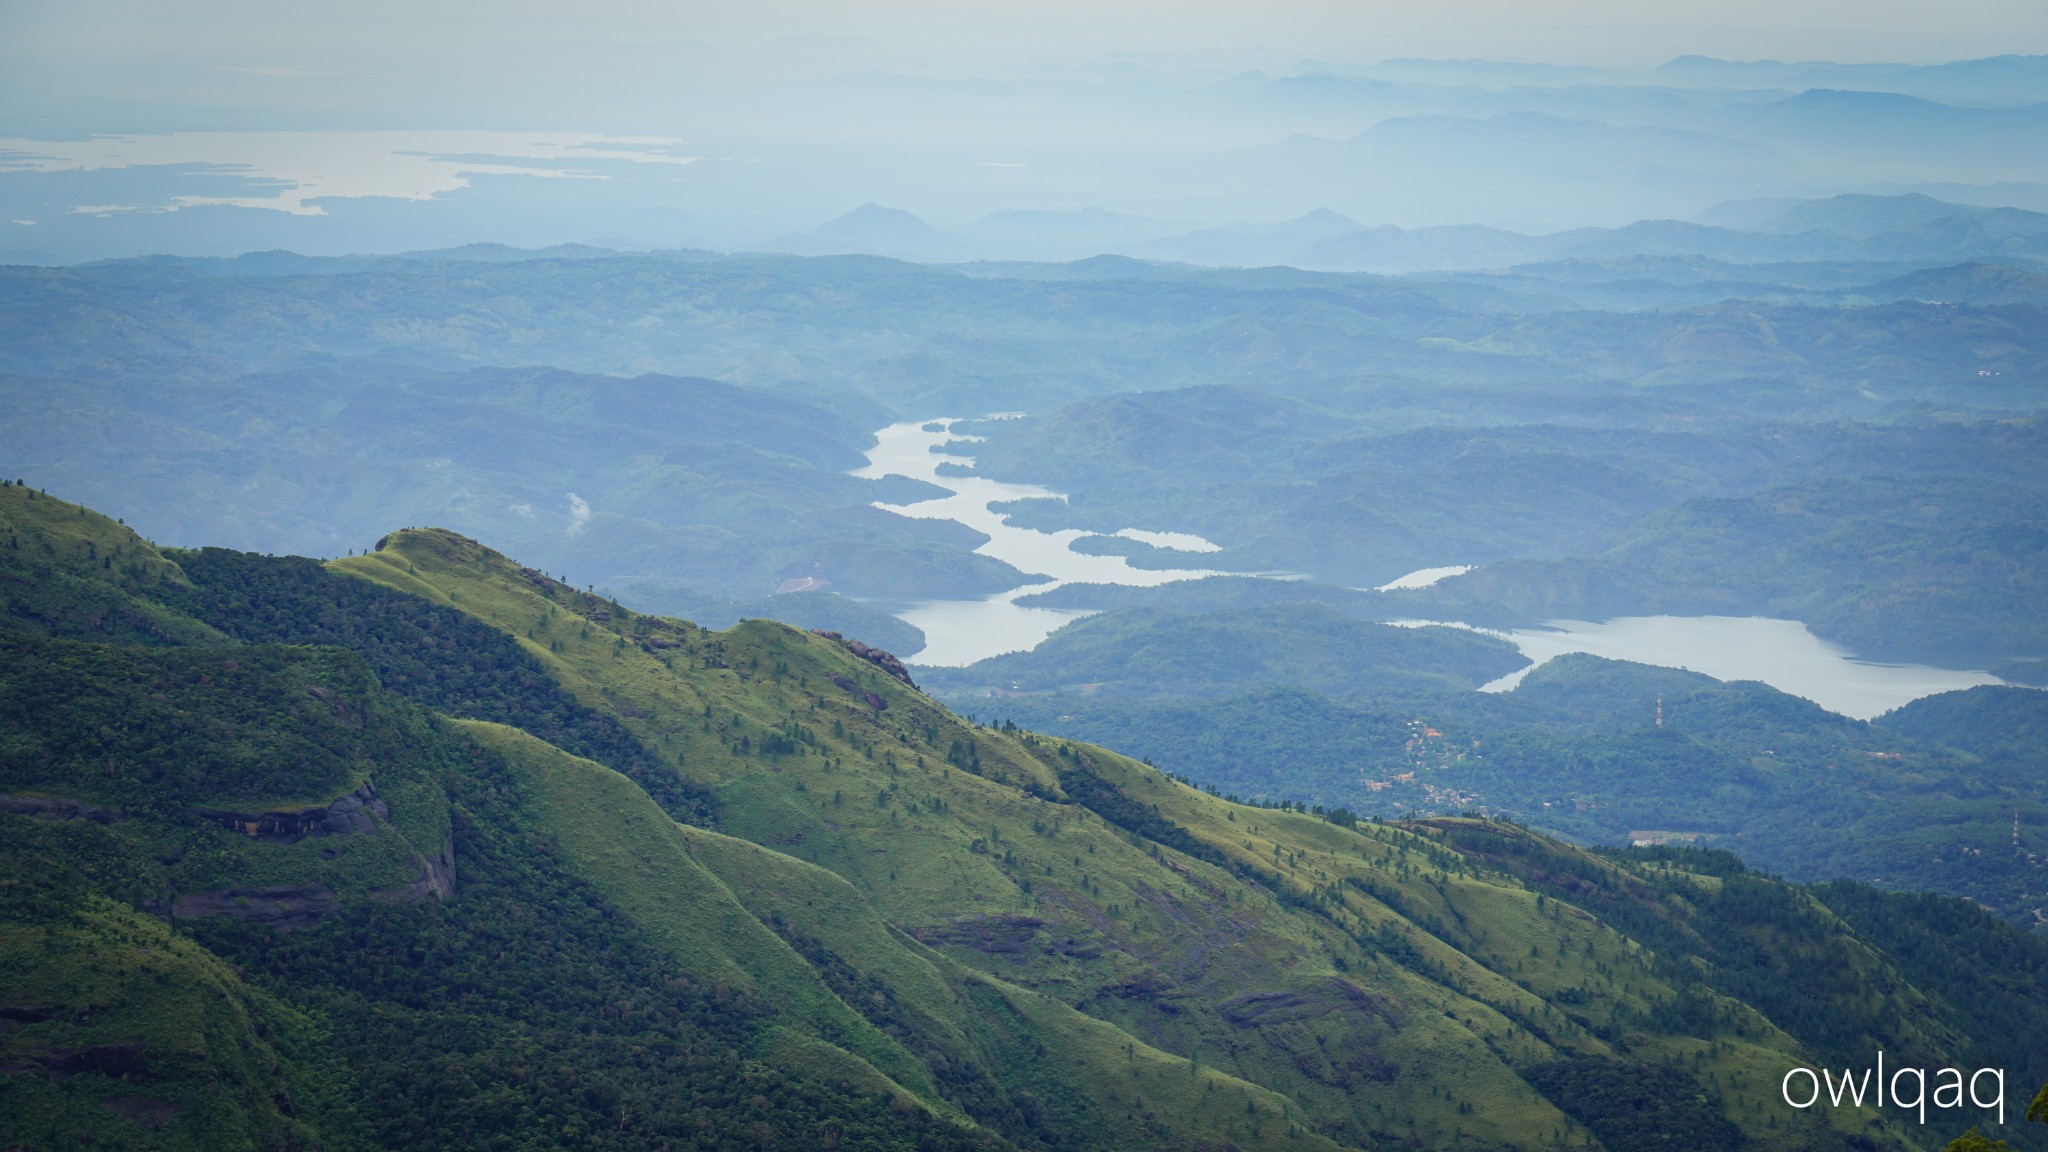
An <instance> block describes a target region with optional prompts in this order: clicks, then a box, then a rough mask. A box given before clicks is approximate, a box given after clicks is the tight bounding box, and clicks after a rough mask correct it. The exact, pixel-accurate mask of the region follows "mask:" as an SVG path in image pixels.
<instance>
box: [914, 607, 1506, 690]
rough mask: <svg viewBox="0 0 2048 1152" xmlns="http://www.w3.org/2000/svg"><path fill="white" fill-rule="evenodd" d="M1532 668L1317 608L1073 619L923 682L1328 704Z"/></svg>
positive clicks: (1455, 685) (1489, 646)
mask: <svg viewBox="0 0 2048 1152" xmlns="http://www.w3.org/2000/svg"><path fill="white" fill-rule="evenodd" d="M1527 663H1528V661H1527V660H1525V659H1524V658H1523V657H1522V656H1521V654H1520V653H1518V652H1516V651H1515V650H1514V648H1513V646H1511V645H1509V644H1507V643H1506V642H1504V641H1500V640H1495V639H1492V638H1490V637H1486V636H1480V635H1477V634H1474V633H1471V632H1464V631H1459V630H1456V629H1445V628H1395V627H1390V626H1388V625H1385V624H1374V623H1368V622H1365V621H1361V620H1358V619H1356V618H1354V617H1351V616H1347V615H1345V614H1344V613H1342V612H1340V611H1339V610H1337V609H1335V608H1333V607H1331V606H1329V605H1327V604H1320V603H1315V602H1295V603H1284V604H1275V605H1271V606H1269V607H1262V608H1248V609H1240V610H1229V611H1221V612H1211V613H1205V614H1202V615H1194V616H1190V615H1184V614H1181V613H1177V612H1168V611H1163V610H1158V609H1141V608H1131V609H1122V610H1118V611H1113V612H1105V613H1102V614H1100V615H1096V616H1088V617H1084V618H1082V619H1080V620H1076V621H1074V622H1073V623H1071V624H1068V625H1067V626H1066V627H1064V628H1061V629H1060V630H1059V631H1057V632H1055V633H1053V634H1052V635H1051V636H1050V637H1048V638H1047V639H1046V640H1045V642H1044V643H1042V644H1040V645H1039V646H1038V647H1037V648H1035V649H1033V650H1032V651H1030V652H1018V653H1012V654H1010V655H1007V656H995V657H991V658H989V659H987V660H983V661H981V662H980V663H977V664H973V665H970V666H968V667H966V668H958V669H953V668H934V669H930V670H927V671H925V672H924V673H923V679H924V681H925V684H926V686H927V687H929V688H931V689H932V690H933V691H937V692H942V693H943V692H949V691H950V692H974V691H977V690H986V689H989V688H999V689H1004V690H1013V691H1023V692H1061V691H1064V692H1068V693H1072V692H1077V691H1083V692H1088V693H1094V694H1100V695H1105V696H1124V697H1141V698H1142V697H1158V696H1188V697H1213V696H1223V695H1235V694H1238V693H1241V692H1243V691H1245V690H1247V689H1250V688H1259V687H1266V686H1289V687H1295V688H1304V689H1308V690H1311V691H1316V692H1322V693H1325V694H1327V695H1332V696H1357V695H1361V694H1365V693H1398V694H1428V693H1430V692H1433V691H1435V692H1448V691H1458V690H1464V689H1471V688H1476V687H1478V686H1479V685H1481V684H1484V683H1486V682H1487V681H1489V680H1494V679H1498V678H1499V677H1501V676H1505V675H1507V674H1508V673H1510V672H1512V671H1514V670H1515V669H1517V668H1520V667H1523V666H1525V665H1526V664H1527Z"/></svg>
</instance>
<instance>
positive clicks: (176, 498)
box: [9, 364, 1019, 599]
mask: <svg viewBox="0 0 2048 1152" xmlns="http://www.w3.org/2000/svg"><path fill="white" fill-rule="evenodd" d="M9 391H10V392H11V393H12V394H13V395H16V396H18V397H19V398H20V405H19V407H18V409H17V411H18V412H19V419H20V421H21V422H20V424H19V425H18V427H19V428H21V429H23V430H24V431H26V430H28V429H35V430H37V433H38V434H39V435H42V436H45V437H47V442H48V443H49V444H51V445H65V444H69V445H75V446H77V447H76V448H74V449H73V450H71V451H70V452H66V453H64V454H62V455H59V456H58V458H57V459H56V460H53V461H52V462H51V463H52V464H53V465H55V467H52V468H50V471H52V472H56V473H59V474H63V473H65V472H67V471H70V470H71V469H76V472H75V475H76V477H77V481H78V485H79V487H80V488H82V489H83V490H85V491H86V492H89V493H96V494H97V495H95V497H94V498H95V499H105V500H110V501H111V500H119V501H121V502H122V506H123V509H124V511H125V512H126V513H128V514H129V515H132V516H134V517H136V518H137V519H146V520H147V521H149V522H150V523H151V524H153V525H154V526H155V528H154V530H155V531H157V532H159V533H161V534H163V535H165V536H167V537H170V538H173V539H184V540H194V539H208V538H212V539H217V540H224V541H226V542H227V543H229V544H233V545H236V546H241V547H258V546H261V545H263V544H265V543H266V542H273V541H288V542H291V543H292V544H294V545H295V546H296V547H299V548H301V549H303V550H305V551H308V552H317V553H323V554H329V555H332V554H339V553H342V552H346V551H349V550H351V549H357V548H362V547H365V546H367V545H368V544H369V543H371V542H373V541H374V540H375V539H376V538H377V536H378V535H380V534H381V533H382V531H383V530H384V528H385V527H387V526H388V524H389V520H388V519H387V517H392V516H396V517H400V518H402V519H406V520H427V519H442V520H445V521H447V522H450V523H455V524H460V525H462V526H464V527H466V528H469V529H471V530H474V531H480V532H481V531H489V532H492V533H495V534H497V535H499V536H500V537H501V538H505V539H509V540H514V541H518V542H519V543H520V544H521V545H522V546H523V548H524V549H525V551H526V553H527V555H529V556H531V557H532V558H533V560H534V561H535V562H536V563H538V564H541V565H543V566H545V567H548V568H550V569H553V570H557V571H559V570H562V569H563V568H565V567H567V566H568V565H569V564H571V563H573V564H575V565H577V569H578V571H579V573H580V574H581V575H582V577H583V580H584V582H586V583H589V582H595V581H603V582H605V583H607V584H610V585H615V586H619V587H623V586H624V585H626V584H627V583H629V582H646V581H652V582H655V583H659V584H663V585H666V586H668V587H670V588H676V587H684V588H694V589H697V590H699V592H700V594H702V595H707V596H710V597H713V598H732V597H742V598H748V599H751V598H753V597H759V596H765V595H768V594H770V593H772V592H774V591H775V590H776V588H777V587H778V585H779V584H780V583H781V582H782V581H783V580H784V579H786V578H790V577H804V576H810V577H818V578H822V579H825V580H830V581H836V582H837V583H838V584H839V585H841V586H842V587H843V588H844V589H845V590H847V591H864V592H867V593H871V594H886V593H890V592H901V591H902V590H903V589H905V588H912V587H921V588H923V589H925V590H926V591H928V592H930V593H932V594H935V595H938V594H952V593H958V592H962V591H970V592H971V591H976V590H986V591H993V590H996V589H998V588H1003V587H1010V586H1013V585H1014V584H1015V583H1017V582H1019V580H1018V578H1017V576H1016V574H1015V573H1014V572H1012V571H1011V570H1009V569H1008V568H1007V567H1006V566H1004V565H1002V564H1000V563H999V562H997V561H993V560H989V559H988V558H986V557H980V556H975V555H973V554H972V551H971V550H972V549H973V548H974V547H976V546H977V545H979V544H980V543H981V542H982V537H981V536H980V535H979V534H977V533H974V532H971V531H969V530H966V529H964V528H961V527H960V526H958V525H953V524H945V523H938V522H932V521H910V520H905V519H902V518H900V517H894V516H889V515H887V514H885V513H881V512H878V511H876V510H875V509H874V508H872V507H870V505H871V504H872V503H873V502H874V501H876V500H878V499H885V498H900V497H902V496H903V495H904V491H903V490H904V489H905V487H906V484H907V482H901V483H897V484H893V485H890V484H878V483H876V482H873V481H866V480H855V479H853V478H851V477H849V476H847V475H845V473H846V472H847V471H848V470H850V469H852V468H855V467H857V466H859V465H860V464H861V463H862V461H863V459H864V456H863V453H864V451H865V449H866V448H867V446H868V445H869V444H871V443H872V442H873V435H872V432H871V429H872V427H874V426H876V425H878V424H879V423H880V422H881V420H883V419H885V418H886V417H883V416H880V415H878V414H876V413H874V412H871V411H869V412H859V418H860V419H861V420H862V421H863V422H861V423H855V422H854V421H853V420H852V419H849V418H848V417H847V416H845V415H842V414H840V413H839V412H836V411H832V410H828V409H826V408H823V407H819V406H816V405H814V404H811V403H809V402H807V401H806V400H805V399H803V398H801V396H792V395H790V394H788V393H786V392H776V391H768V390H765V389H758V388H744V387H740V386H736V385H733V384H728V383H724V382H720V381H713V380H706V379H701V378H679V377H671V376H657V375H646V376H637V377H633V378H628V379H621V378H616V377H606V376H591V375H579V374H575V373H570V372H564V371H560V370H554V369H538V368H520V369H514V368H477V369H472V370H470V371H468V372H463V373H456V374H433V373H428V374H425V375H420V374H418V373H416V372H415V373H395V374H393V375H389V376H387V375H381V374H376V373H373V372H369V371H364V370H361V369H359V368H357V369H353V370H352V369H351V368H350V367H337V366H334V365H331V364H330V365H324V366H321V367H319V368H315V369H311V370H305V371H286V372H277V373H268V374H260V375H251V376H245V377H238V378H231V379H230V380H228V381H225V382H221V383H217V384H214V385H211V386H198V385H182V386H181V385H168V386H166V387H163V388H160V389H158V390H155V391H153V392H137V391H134V390H131V389H128V388H125V387H122V386H119V385H109V384H105V383H78V384H70V385H66V386H57V387H50V386H45V385H43V384H42V383H40V382H31V381H18V382H16V383H14V384H12V385H10V386H9ZM838 406H839V407H852V408H854V409H855V410H856V411H857V412H858V411H859V407H860V406H859V405H847V404H846V403H845V402H844V401H841V402H840V404H839V405H838ZM85 445H97V446H99V447H100V448H104V449H111V450H114V451H117V452H119V453H121V454H122V458H123V459H124V460H126V461H127V464H126V466H125V467H126V470H127V475H128V479H126V480H123V479H120V476H119V474H118V473H115V472H111V471H109V470H107V469H105V468H103V467H99V466H97V465H95V464H94V463H93V462H92V455H91V453H92V451H93V449H89V448H86V447H85ZM230 446H232V447H230ZM237 492H240V493H242V495H240V496H236V495H234V494H235V493H237ZM579 501H580V503H579Z"/></svg>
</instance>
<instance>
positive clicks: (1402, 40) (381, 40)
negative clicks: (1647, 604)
mask: <svg viewBox="0 0 2048 1152" xmlns="http://www.w3.org/2000/svg"><path fill="white" fill-rule="evenodd" d="M786 36H832V37H858V38H866V39H872V40H880V41H884V42H887V43H890V44H896V45H903V46H906V47H909V48H912V49H916V50H918V51H919V52H920V53H934V52H936V53H942V54H943V53H948V52H950V53H958V54H963V55H971V56H976V57H982V56H990V55H993V56H1008V57H1015V56H1018V55H1027V56H1028V55H1060V56H1069V57H1071V56H1079V55H1089V54H1099V53H1107V52H1152V53H1201V54H1223V55H1228V54H1231V53H1236V52H1242V51H1244V50H1246V49H1254V48H1262V49H1267V50H1270V51H1272V52H1277V53H1281V54H1284V55H1294V54H1303V55H1314V56H1318V57H1323V58H1328V57H1330V56H1333V55H1336V56H1342V57H1348V58H1350V59H1353V60H1356V61H1359V62H1370V61H1372V60H1377V59H1383V58H1385V57H1388V56H1418V55H1419V56H1432V57H1471V56H1484V57H1496V58H1502V59H1522V60H1544V61H1549V62H1553V63H1573V64H1601V65H1609V66H1632V67H1643V66H1648V65H1653V64H1656V63H1659V62H1661V61H1662V60H1664V59H1667V58H1669V57H1670V56H1673V55H1677V54H1680V53H1684V52H1704V53H1710V54H1716V55H1723V56H1729V57H1734V58H1743V59H1755V58H1775V59H1796V58H1826V59H1835V60H1842V61H1860V60H1904V61H1909V62H1921V63H1924V62H1931V61H1935V60H1942V59H1955V58H1959V57H1970V56H1985V55H1997V54H2002V53H2008V52H2013V53H2039V52H2044V51H2048V3H2043V2H2042V0H1945V2H1943V3H1938V4H1936V3H1927V2H1925V0H1716V2H1713V3H1706V2H1700V0H1689V2H1684V3H1677V2H1672V0H1663V2H1658V0H1543V2H1531V0H1430V2H1428V3H1418V2H1416V0H1261V2H1257V3H1250V2H1245V0H1234V2H1224V0H1031V2H1029V3H1025V2H1022V0H999V2H998V0H880V2H877V0H868V2H861V3H845V2H838V0H748V2H746V3H732V2H729V0H721V2H718V3H704V2H701V0H690V2H681V3H658V2H654V0H583V2H581V3H578V4H575V5H564V4H561V3H559V2H558V0H557V2H547V3H540V2H535V0H490V2H472V0H465V2H460V3H446V2H443V3H436V2H433V0H411V2H393V0H350V2H348V3H334V2H324V0H323V2H314V3H289V4H280V3H276V2H275V0H262V2H251V0H200V2H197V3H180V4H175V5H171V4H162V3H156V2H150V0H58V2H53V0H7V2H6V3H4V4H0V43H4V44H7V45H9V46H10V47H8V48H4V49H0V52H5V53H6V58H9V59H12V60H14V61H17V62H19V63H24V64H29V65H31V66H33V65H34V64H35V63H36V58H40V60H41V61H43V62H46V63H59V62H61V63H63V64H65V65H68V66H70V67H74V68H84V69H87V70H90V69H92V68H93V67H95V66H107V65H111V64H113V63H114V62H117V61H132V60H136V59H161V58H164V57H167V56H168V57H201V58H206V57H213V58H228V57H237V58H240V59H241V60H242V61H243V63H242V64H240V65H239V66H241V67H247V68H255V69H277V70H283V71H288V70H292V69H317V68H334V67H374V66H375V65H376V64H377V62H379V61H390V60H393V59H416V58H418V57H419V56H420V55H422V54H425V55H433V54H441V53H447V54H456V55H463V54H474V53H484V54H495V53H503V54H506V55H509V56H512V57H517V58H521V59H526V58H530V56H531V54H533V53H536V52H542V53H544V52H545V51H546V50H547V49H549V48H561V47H569V46H574V47H578V48H594V47H605V46H626V45H645V44H648V43H649V42H659V41H679V40H682V41H705V42H709V43H712V44H716V45H720V46H728V47H729V46H733V45H736V44H742V43H749V42H760V41H764V40H770V39H774V38H777V37H786ZM942 60H943V56H941V57H939V58H938V59H936V60H934V61H933V62H934V63H939V62H942ZM110 78H111V77H110ZM115 79H118V78H115Z"/></svg>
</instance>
